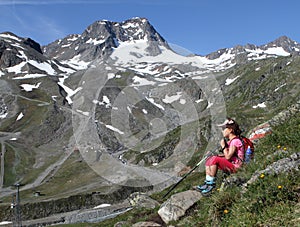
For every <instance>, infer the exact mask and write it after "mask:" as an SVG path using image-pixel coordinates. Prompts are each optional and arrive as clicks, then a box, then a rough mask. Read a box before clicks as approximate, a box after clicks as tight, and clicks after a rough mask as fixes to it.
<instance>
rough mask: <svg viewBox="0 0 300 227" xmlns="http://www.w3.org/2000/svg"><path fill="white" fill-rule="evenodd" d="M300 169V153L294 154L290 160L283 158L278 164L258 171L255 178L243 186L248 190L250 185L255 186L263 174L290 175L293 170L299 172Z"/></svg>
mask: <svg viewBox="0 0 300 227" xmlns="http://www.w3.org/2000/svg"><path fill="white" fill-rule="evenodd" d="M299 167H300V152H298V153H294V154H292V155H291V156H290V157H288V158H283V159H280V160H278V161H277V162H274V163H272V164H271V165H269V166H268V167H267V168H266V169H263V170H259V171H256V172H255V173H254V174H253V176H252V177H251V178H250V179H249V180H248V181H247V182H246V183H245V184H244V185H243V187H244V188H246V187H247V186H248V185H250V184H253V183H254V182H255V181H256V180H258V179H259V176H260V175H261V174H269V175H274V174H279V173H288V172H291V171H293V170H296V171H299Z"/></svg>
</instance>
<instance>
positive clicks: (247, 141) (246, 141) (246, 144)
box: [240, 136, 254, 159]
mask: <svg viewBox="0 0 300 227" xmlns="http://www.w3.org/2000/svg"><path fill="white" fill-rule="evenodd" d="M240 139H241V141H242V144H243V146H244V152H245V154H246V150H247V148H248V147H250V149H251V151H252V154H251V159H253V158H254V144H253V143H252V141H251V140H250V139H248V138H247V137H245V136H240Z"/></svg>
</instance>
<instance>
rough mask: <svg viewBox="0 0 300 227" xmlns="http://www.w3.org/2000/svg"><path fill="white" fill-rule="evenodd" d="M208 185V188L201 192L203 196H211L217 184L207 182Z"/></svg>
mask: <svg viewBox="0 0 300 227" xmlns="http://www.w3.org/2000/svg"><path fill="white" fill-rule="evenodd" d="M206 185H207V186H206V188H205V189H203V190H202V191H201V193H202V195H209V194H210V193H211V192H212V190H213V189H214V188H215V187H216V183H215V182H207V183H206Z"/></svg>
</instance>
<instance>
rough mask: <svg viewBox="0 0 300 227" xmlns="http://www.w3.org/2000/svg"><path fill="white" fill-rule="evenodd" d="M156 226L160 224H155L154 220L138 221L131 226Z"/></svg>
mask: <svg viewBox="0 0 300 227" xmlns="http://www.w3.org/2000/svg"><path fill="white" fill-rule="evenodd" d="M152 226H153V227H156V226H161V225H160V224H157V223H155V222H148V221H147V222H138V223H136V224H134V225H133V226H132V227H152Z"/></svg>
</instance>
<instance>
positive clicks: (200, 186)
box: [194, 181, 208, 192]
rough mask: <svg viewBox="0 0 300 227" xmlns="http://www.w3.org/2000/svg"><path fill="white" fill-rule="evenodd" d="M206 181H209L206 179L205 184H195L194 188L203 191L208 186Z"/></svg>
mask: <svg viewBox="0 0 300 227" xmlns="http://www.w3.org/2000/svg"><path fill="white" fill-rule="evenodd" d="M206 183H207V182H206V181H204V184H203V185H198V186H195V187H194V189H195V190H197V191H200V192H202V191H203V190H205V189H206V188H207V186H208V185H207V184H206Z"/></svg>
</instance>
